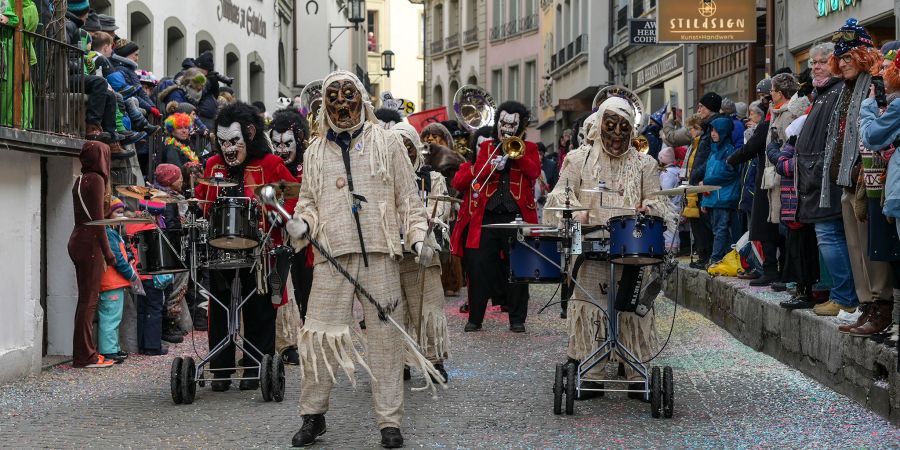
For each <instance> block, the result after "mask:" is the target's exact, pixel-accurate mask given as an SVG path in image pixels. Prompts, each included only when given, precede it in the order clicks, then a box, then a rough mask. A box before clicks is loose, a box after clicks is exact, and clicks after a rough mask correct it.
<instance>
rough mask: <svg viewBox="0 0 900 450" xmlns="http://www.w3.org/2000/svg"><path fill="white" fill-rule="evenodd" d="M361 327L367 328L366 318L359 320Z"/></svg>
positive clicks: (361, 328)
mask: <svg viewBox="0 0 900 450" xmlns="http://www.w3.org/2000/svg"><path fill="white" fill-rule="evenodd" d="M359 329H360V330H365V329H366V320H365V319H363V320H360V321H359Z"/></svg>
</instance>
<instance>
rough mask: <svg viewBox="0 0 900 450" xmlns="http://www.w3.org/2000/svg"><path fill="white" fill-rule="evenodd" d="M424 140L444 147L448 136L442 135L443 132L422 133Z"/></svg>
mask: <svg viewBox="0 0 900 450" xmlns="http://www.w3.org/2000/svg"><path fill="white" fill-rule="evenodd" d="M422 140H423V141H425V142H427V143H429V144H437V145H442V146H444V147H446V146H447V138H445V137H444V136H442V135H441V134H431V133H428V134H424V135H422Z"/></svg>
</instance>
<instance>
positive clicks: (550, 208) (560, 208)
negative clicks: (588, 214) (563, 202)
mask: <svg viewBox="0 0 900 450" xmlns="http://www.w3.org/2000/svg"><path fill="white" fill-rule="evenodd" d="M590 210H591V208H585V207H583V206H548V207H546V208H544V211H572V212H575V211H590Z"/></svg>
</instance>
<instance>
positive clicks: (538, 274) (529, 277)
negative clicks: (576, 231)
mask: <svg viewBox="0 0 900 450" xmlns="http://www.w3.org/2000/svg"><path fill="white" fill-rule="evenodd" d="M560 244H562V242H561V241H560V239H559V238H555V237H547V236H526V237H525V238H524V240H523V241H522V242H519V241H513V243H512V245H510V247H509V281H510V283H532V284H542V283H559V282H560V280H562V273H561V272H560V270H559V267H557V265H558V264H560V262H562V257H561V256H560V248H559V247H560ZM539 254H540V255H543V256H545V257H547V259H549V260H550V261H553V262H552V263H551V262H550V261H548V260H547V259H545V258H542V257H541V256H540V255H539Z"/></svg>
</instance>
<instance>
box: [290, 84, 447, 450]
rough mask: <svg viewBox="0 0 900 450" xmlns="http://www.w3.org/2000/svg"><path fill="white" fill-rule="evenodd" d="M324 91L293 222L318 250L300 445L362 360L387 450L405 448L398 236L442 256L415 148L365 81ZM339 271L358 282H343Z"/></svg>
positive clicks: (305, 347)
mask: <svg viewBox="0 0 900 450" xmlns="http://www.w3.org/2000/svg"><path fill="white" fill-rule="evenodd" d="M323 86H324V90H325V93H324V96H323V105H322V106H323V108H321V109H320V111H319V117H318V120H317V123H318V126H319V129H318V136H317V137H316V138H315V139H314V140H313V141H312V143H311V144H310V146H309V148H308V149H307V150H306V154H305V155H304V158H303V169H304V173H303V183H302V185H301V187H300V198H299V201H298V204H297V211H296V213H295V214H294V218H293V219H292V220H291V221H289V222H288V224H287V230H288V232H289V233H290V234H291V237H292V238H293V243H294V247H295V248H303V247H304V246H305V245H307V244H308V243H309V242H310V239H313V240H315V241H316V245H317V247H316V250H315V253H316V258H315V261H316V264H315V266H314V268H313V286H312V293H311V295H310V298H309V309H308V310H307V313H306V322H305V323H304V325H303V328H302V329H301V330H300V338H299V339H298V347H299V350H300V363H301V369H302V373H303V378H302V382H301V393H300V414H301V417H302V418H303V425H302V427H301V428H300V430H299V431H298V432H297V433H296V434H295V435H294V438H293V444H294V445H295V446H307V445H311V444H312V443H314V442H315V441H316V439H317V438H318V437H319V436H321V435H322V434H324V433H325V413H326V412H327V411H328V405H329V400H330V397H331V388H332V386H333V385H334V382H335V374H334V371H335V370H337V369H338V368H341V369H343V370H344V372H345V373H346V374H347V376H348V377H349V378H350V380H351V382H353V383H354V385H355V380H356V378H355V376H354V371H355V367H354V361H353V360H354V358H355V359H356V361H357V362H358V363H359V364H360V365H361V366H363V368H364V369H366V370H367V371H368V372H369V374H370V375H371V378H372V397H373V404H374V407H375V418H376V421H377V423H378V427H379V428H380V429H381V444H382V445H383V446H384V447H388V448H395V447H400V446H402V445H403V436H402V434H401V433H400V425H401V421H402V419H403V380H402V372H403V363H404V359H405V356H406V352H404V351H402V348H403V346H404V344H406V345H407V347H408V346H409V344H410V341H408V340H405V336H404V331H403V330H402V329H400V328H399V327H397V326H395V322H397V321H402V320H403V318H404V316H405V315H406V309H407V308H406V304H405V302H403V299H402V292H401V288H400V264H399V262H398V260H399V259H400V258H402V257H403V250H404V249H403V248H402V247H401V243H400V233H399V232H398V231H399V230H400V229H401V228H403V229H404V230H405V231H406V236H405V243H406V245H407V246H409V247H410V248H411V249H412V250H413V252H414V253H416V255H417V256H418V257H417V260H418V262H419V264H421V265H423V266H425V267H428V266H429V265H430V264H431V259H432V258H433V257H434V251H433V249H432V248H431V246H429V245H425V242H424V241H425V237H426V232H427V229H428V219H427V217H426V213H425V208H424V205H423V204H422V200H421V199H420V198H419V196H418V192H417V190H416V183H415V174H414V173H413V169H412V165H411V164H410V163H409V157H408V156H407V154H406V149H405V148H404V146H403V143H402V142H401V141H400V139H399V138H398V136H397V134H396V133H394V132H392V131H389V130H385V129H384V128H383V127H382V126H380V125H379V124H378V122H377V119H376V118H375V114H374V111H373V109H372V104H371V102H370V100H369V97H368V94H366V90H365V88H364V87H363V84H362V82H360V81H359V79H358V78H357V77H356V76H355V75H353V74H351V73H349V72H345V71H338V72H334V73H332V74H330V75H329V76H328V77H327V78H326V79H325V81H324V83H323ZM401 219H402V220H403V221H404V222H405V223H403V224H402V225H401V224H400V223H399V221H400V220H401ZM320 249H321V250H324V251H325V252H327V253H328V256H329V257H331V258H333V260H329V259H328V258H325V257H324V255H322V254H321V251H320ZM320 256H321V257H320ZM337 267H340V271H341V274H349V275H344V277H343V278H342V277H341V276H339V275H338V270H337ZM349 278H352V279H353V280H354V281H355V283H354V282H351V281H350V279H349ZM358 286H362V287H364V289H365V291H366V293H367V294H369V295H364V294H363V293H362V292H361V291H360V290H359V288H358ZM357 296H359V298H360V302H361V303H362V309H363V314H364V316H365V318H366V319H367V320H366V330H365V333H366V340H367V349H366V350H367V351H366V360H367V361H364V360H363V359H362V357H361V356H360V355H359V353H358V352H357V351H356V350H355V347H354V345H353V340H352V338H351V334H350V326H351V324H352V323H353V314H352V308H353V302H354V298H355V297H357ZM364 297H365V298H364ZM414 344H415V343H414V342H413V345H414ZM398 349H400V350H399V351H398ZM413 352H414V353H416V354H418V352H417V350H416V349H413ZM419 356H421V355H419ZM419 362H420V363H421V364H422V367H423V368H425V367H427V366H431V364H430V363H429V362H428V361H427V360H424V358H421V359H419ZM431 371H432V372H433V371H434V368H433V367H431ZM426 378H427V377H426ZM428 381H429V382H430V380H428Z"/></svg>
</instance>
